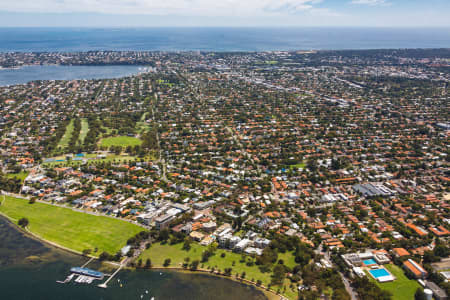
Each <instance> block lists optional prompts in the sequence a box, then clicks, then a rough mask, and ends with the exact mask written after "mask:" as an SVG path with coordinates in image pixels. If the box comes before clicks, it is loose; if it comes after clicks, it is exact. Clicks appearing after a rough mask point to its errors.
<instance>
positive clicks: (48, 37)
mask: <svg viewBox="0 0 450 300" xmlns="http://www.w3.org/2000/svg"><path fill="white" fill-rule="evenodd" d="M449 47H450V28H303V27H302V28H281V27H280V28H0V52H13V51H18V52H58V51H62V52H64V51H93V50H110V51H118V50H136V51H276V50H331V49H335V50H342V49H391V48H449Z"/></svg>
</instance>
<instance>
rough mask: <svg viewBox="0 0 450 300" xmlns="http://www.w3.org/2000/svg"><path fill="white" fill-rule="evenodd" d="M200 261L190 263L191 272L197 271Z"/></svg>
mask: <svg viewBox="0 0 450 300" xmlns="http://www.w3.org/2000/svg"><path fill="white" fill-rule="evenodd" d="M199 263H200V261H199V260H198V259H196V260H194V261H193V262H191V270H197V268H198V265H199Z"/></svg>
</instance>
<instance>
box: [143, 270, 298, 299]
mask: <svg viewBox="0 0 450 300" xmlns="http://www.w3.org/2000/svg"><path fill="white" fill-rule="evenodd" d="M149 270H160V271H163V270H174V271H177V272H183V273H188V274H196V273H197V274H198V273H201V274H205V275H208V276H216V277H220V278H225V279H228V280H232V281H235V282H239V283H243V284H247V285H250V286H253V287H254V288H256V289H258V290H260V291H261V292H263V293H264V295H265V296H266V297H267V298H268V300H289V299H288V298H286V297H284V296H283V295H280V294H277V293H276V292H275V291H273V290H271V289H269V288H267V287H266V286H264V285H258V284H257V283H256V282H253V281H250V280H248V279H245V278H236V277H233V276H226V275H224V274H223V273H219V272H217V271H215V272H211V270H207V269H197V270H191V269H185V268H179V267H165V268H163V267H157V268H150V269H149Z"/></svg>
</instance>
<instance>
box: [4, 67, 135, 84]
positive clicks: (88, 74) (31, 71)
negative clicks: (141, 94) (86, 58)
mask: <svg viewBox="0 0 450 300" xmlns="http://www.w3.org/2000/svg"><path fill="white" fill-rule="evenodd" d="M139 68H140V67H139V66H48V65H45V66H25V67H21V68H19V69H0V86H6V85H13V84H22V83H27V82H29V81H33V80H74V79H105V78H119V77H125V76H131V75H133V74H137V73H139Z"/></svg>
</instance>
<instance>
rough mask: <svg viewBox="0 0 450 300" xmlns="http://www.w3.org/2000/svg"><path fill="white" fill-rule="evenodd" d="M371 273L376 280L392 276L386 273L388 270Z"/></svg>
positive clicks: (377, 270) (371, 271) (372, 271)
mask: <svg viewBox="0 0 450 300" xmlns="http://www.w3.org/2000/svg"><path fill="white" fill-rule="evenodd" d="M369 272H370V274H372V276H373V277H375V278H379V277H383V276H389V275H391V274H389V272H388V271H386V269H376V270H370V271H369Z"/></svg>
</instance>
